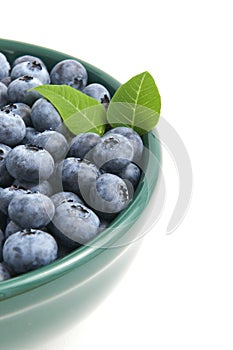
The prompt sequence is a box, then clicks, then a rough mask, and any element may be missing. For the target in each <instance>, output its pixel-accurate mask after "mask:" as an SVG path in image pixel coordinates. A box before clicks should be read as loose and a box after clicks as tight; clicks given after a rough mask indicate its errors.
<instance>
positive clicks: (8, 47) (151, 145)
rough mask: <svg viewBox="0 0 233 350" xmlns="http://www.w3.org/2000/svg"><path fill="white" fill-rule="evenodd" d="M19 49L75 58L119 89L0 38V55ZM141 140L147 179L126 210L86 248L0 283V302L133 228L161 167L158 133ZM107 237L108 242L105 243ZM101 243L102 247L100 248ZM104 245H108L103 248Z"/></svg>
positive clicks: (86, 258)
mask: <svg viewBox="0 0 233 350" xmlns="http://www.w3.org/2000/svg"><path fill="white" fill-rule="evenodd" d="M3 48H4V49H3ZM22 50H24V51H25V54H33V55H34V56H39V57H40V56H42V57H43V56H46V57H48V59H49V58H51V56H53V59H56V60H57V61H58V60H61V59H62V57H63V58H64V59H65V58H72V59H77V60H79V61H80V62H81V63H83V64H84V65H85V67H86V69H87V71H88V72H94V73H95V74H97V75H98V76H100V77H101V79H102V80H104V81H105V80H106V81H107V82H108V84H109V85H111V88H112V90H113V91H114V90H116V89H117V88H118V87H119V86H120V83H119V82H118V81H117V80H116V79H115V78H113V77H112V76H111V75H109V74H107V73H105V72H103V71H102V70H101V69H99V68H97V67H95V66H93V65H92V64H90V63H87V62H85V61H83V60H81V59H79V58H77V57H74V56H71V55H69V54H65V53H63V52H59V51H56V50H53V49H49V48H45V47H42V46H38V45H34V44H29V43H24V42H20V41H13V40H7V39H0V52H2V51H3V53H4V52H7V51H8V52H11V53H12V52H13V51H14V52H16V51H22ZM42 59H43V58H42ZM142 139H143V142H144V144H145V146H146V147H147V148H148V149H149V150H150V152H148V159H147V164H146V172H145V175H146V176H143V177H142V179H141V180H140V183H139V186H138V189H137V190H136V192H135V195H134V198H133V200H132V202H131V203H130V204H129V205H128V206H127V208H126V209H125V210H124V211H123V212H121V213H120V214H119V215H118V216H117V218H116V219H115V220H114V221H113V223H111V224H110V226H109V227H107V228H106V229H105V230H104V231H103V232H101V233H100V234H99V235H98V236H97V237H96V238H95V239H94V240H91V241H90V242H89V243H88V244H87V245H84V246H82V247H80V248H78V249H76V250H74V251H73V252H71V253H69V254H68V255H66V256H64V257H62V258H60V259H57V260H55V261H54V262H52V263H50V264H48V265H46V266H43V267H40V268H38V269H36V270H33V271H30V272H27V273H25V274H22V275H20V276H16V277H13V278H11V279H8V280H5V281H1V282H0V301H3V300H5V299H8V298H10V297H14V296H17V295H19V294H22V293H25V292H27V291H30V290H32V289H34V288H37V287H39V286H41V285H44V284H46V283H49V282H52V281H54V280H56V279H57V278H59V277H61V276H62V275H64V274H66V273H67V272H69V271H70V270H72V269H73V268H74V267H75V268H76V267H78V266H80V265H82V264H85V263H86V262H87V261H89V260H91V259H93V258H94V257H95V256H96V255H98V254H100V253H101V252H103V251H104V250H105V249H111V242H115V241H116V240H117V239H119V238H120V237H121V236H122V235H124V232H125V230H124V231H122V229H121V231H119V230H115V232H114V228H116V227H119V226H118V225H121V227H122V228H123V227H124V228H129V227H131V226H132V223H135V221H136V220H137V218H138V217H139V216H140V214H141V213H142V212H143V210H144V209H145V207H146V206H147V203H148V202H149V199H150V197H151V195H152V193H153V192H154V189H155V187H156V184H157V182H158V177H159V174H160V166H159V169H158V171H157V172H155V173H154V171H155V159H154V157H156V160H157V161H158V164H159V165H160V164H161V145H160V140H159V135H158V133H157V132H156V131H155V130H153V131H151V132H149V133H147V134H146V135H144V136H143V137H142ZM142 199H143V201H142ZM122 223H124V224H125V226H122ZM108 234H109V239H107V240H106V238H107V235H108ZM103 242H104V244H105V245H103ZM96 243H98V244H96ZM106 243H107V244H110V245H109V246H106Z"/></svg>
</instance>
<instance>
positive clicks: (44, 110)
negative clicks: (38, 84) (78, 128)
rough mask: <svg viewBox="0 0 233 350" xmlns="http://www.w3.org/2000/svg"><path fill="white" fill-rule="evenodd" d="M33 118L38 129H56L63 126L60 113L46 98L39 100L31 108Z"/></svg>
mask: <svg viewBox="0 0 233 350" xmlns="http://www.w3.org/2000/svg"><path fill="white" fill-rule="evenodd" d="M31 120H32V124H33V126H34V128H35V129H36V130H37V131H41V132H42V131H45V130H56V129H57V128H59V127H61V125H62V120H61V117H60V114H59V113H58V111H57V110H56V108H54V107H53V105H52V103H50V102H49V101H47V100H46V99H44V98H40V99H39V100H37V101H36V102H35V103H34V104H33V106H32V110H31Z"/></svg>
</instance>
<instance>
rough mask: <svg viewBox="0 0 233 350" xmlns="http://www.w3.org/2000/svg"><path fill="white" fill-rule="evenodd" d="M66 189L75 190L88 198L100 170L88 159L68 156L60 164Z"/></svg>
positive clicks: (84, 197) (60, 174)
mask: <svg viewBox="0 0 233 350" xmlns="http://www.w3.org/2000/svg"><path fill="white" fill-rule="evenodd" d="M59 172H60V173H59V175H58V176H62V185H63V189H64V191H68V192H74V193H75V194H77V195H79V196H81V197H82V198H83V199H84V200H86V198H87V196H88V192H89V189H90V185H91V184H92V183H93V182H95V181H96V178H97V177H98V176H99V175H100V171H99V170H98V168H97V167H96V166H95V164H93V163H91V162H89V161H88V160H86V159H80V158H74V157H70V158H66V159H64V160H63V161H62V162H61V163H60V165H59Z"/></svg>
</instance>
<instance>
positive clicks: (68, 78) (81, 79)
mask: <svg viewBox="0 0 233 350" xmlns="http://www.w3.org/2000/svg"><path fill="white" fill-rule="evenodd" d="M50 78H51V82H52V84H58V85H62V84H65V85H69V86H71V87H73V88H75V89H78V90H82V89H83V88H84V87H85V86H86V84H87V71H86V69H85V67H84V66H83V65H82V64H81V63H80V62H78V61H76V60H73V59H67V60H63V61H60V62H58V63H57V64H56V65H55V66H54V67H53V68H52V70H51V73H50Z"/></svg>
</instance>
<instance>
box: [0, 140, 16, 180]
mask: <svg viewBox="0 0 233 350" xmlns="http://www.w3.org/2000/svg"><path fill="white" fill-rule="evenodd" d="M10 151H11V148H10V147H9V146H6V145H4V144H2V143H1V144H0V186H1V187H8V186H10V185H11V184H12V182H13V178H12V176H11V175H10V174H9V172H8V170H7V168H6V157H7V154H8V153H9V152H10Z"/></svg>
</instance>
